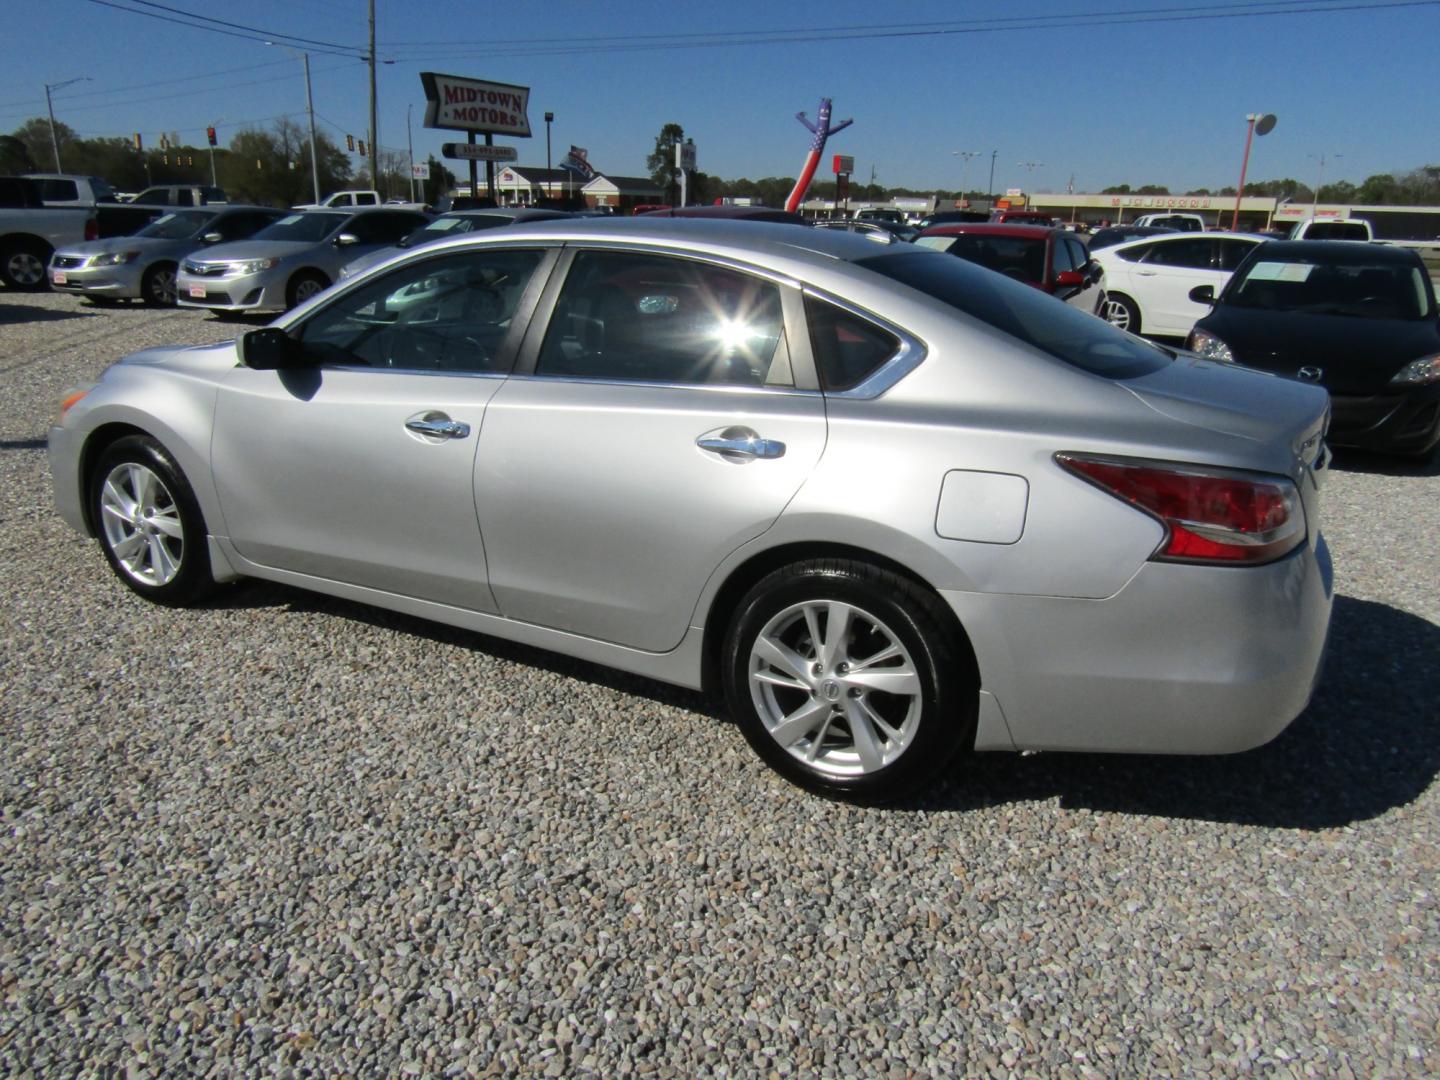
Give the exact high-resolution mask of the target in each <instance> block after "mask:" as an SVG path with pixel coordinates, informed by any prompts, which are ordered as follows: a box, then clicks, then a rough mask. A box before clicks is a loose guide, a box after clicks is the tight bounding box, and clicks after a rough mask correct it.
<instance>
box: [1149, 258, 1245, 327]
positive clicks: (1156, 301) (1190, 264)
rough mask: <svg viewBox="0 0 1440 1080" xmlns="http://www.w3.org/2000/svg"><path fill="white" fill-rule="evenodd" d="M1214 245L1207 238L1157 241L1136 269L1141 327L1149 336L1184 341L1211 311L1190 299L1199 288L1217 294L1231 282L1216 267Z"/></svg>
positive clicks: (1224, 273)
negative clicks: (1201, 286)
mask: <svg viewBox="0 0 1440 1080" xmlns="http://www.w3.org/2000/svg"><path fill="white" fill-rule="evenodd" d="M1215 258H1216V253H1215V241H1214V240H1212V239H1211V238H1210V237H1208V236H1205V235H1204V234H1199V235H1188V234H1187V235H1186V236H1185V237H1184V238H1183V239H1175V240H1167V241H1158V242H1156V243H1155V244H1153V245H1152V246H1151V248H1150V251H1149V252H1148V253H1147V254H1146V256H1145V258H1144V260H1143V261H1142V262H1141V263H1140V264H1139V265H1138V266H1136V267H1135V268H1134V270H1133V277H1134V280H1135V288H1136V293H1137V296H1136V299H1137V300H1138V301H1139V302H1140V310H1141V314H1140V326H1141V328H1142V329H1143V330H1144V332H1145V333H1147V334H1170V335H1173V336H1175V337H1183V336H1184V335H1186V334H1188V333H1189V332H1190V329H1191V327H1193V326H1194V325H1195V323H1196V321H1197V320H1199V319H1203V318H1204V317H1205V316H1206V315H1208V314H1209V313H1210V309H1209V307H1207V306H1206V305H1204V304H1197V303H1196V302H1195V301H1193V300H1191V299H1190V290H1191V289H1193V288H1194V287H1195V286H1196V285H1211V286H1214V287H1215V291H1216V292H1217V293H1218V292H1219V291H1220V288H1221V286H1223V285H1224V284H1225V281H1226V280H1227V279H1228V278H1229V276H1230V272H1229V271H1228V270H1219V269H1217V267H1216V266H1215Z"/></svg>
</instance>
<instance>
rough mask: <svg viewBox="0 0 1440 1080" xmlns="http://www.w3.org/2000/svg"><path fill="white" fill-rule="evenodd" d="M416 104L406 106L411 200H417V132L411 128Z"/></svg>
mask: <svg viewBox="0 0 1440 1080" xmlns="http://www.w3.org/2000/svg"><path fill="white" fill-rule="evenodd" d="M414 109H415V106H414V105H406V106H405V146H406V148H407V149H408V150H409V152H410V201H411V202H414V201H415V133H414V132H413V131H412V130H411V128H410V113H411V112H413V111H414Z"/></svg>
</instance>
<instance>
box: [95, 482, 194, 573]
mask: <svg viewBox="0 0 1440 1080" xmlns="http://www.w3.org/2000/svg"><path fill="white" fill-rule="evenodd" d="M100 518H101V524H102V526H103V529H104V533H105V545H106V546H107V547H108V548H109V549H110V551H111V553H112V554H113V555H114V556H115V560H116V562H118V563H119V565H120V567H121V568H122V569H123V570H124V571H125V573H127V574H129V575H130V577H132V578H134V579H135V580H136V581H138V582H140V584H142V585H168V584H169V583H170V582H172V581H174V580H175V577H176V575H178V574H179V573H180V569H181V562H182V559H183V558H184V554H185V528H184V525H183V524H182V522H181V520H180V507H179V506H178V505H177V504H176V502H175V497H174V496H173V495H172V494H171V492H170V489H169V488H167V487H166V486H165V484H164V482H163V481H162V480H161V479H160V477H159V476H157V475H156V474H155V473H154V472H153V471H152V470H150V469H148V468H146V467H145V466H144V465H142V464H140V463H139V462H134V461H127V462H122V463H120V464H118V465H116V466H115V468H113V469H111V470H110V473H109V474H108V475H107V476H106V477H105V482H104V484H103V485H102V486H101V489H100Z"/></svg>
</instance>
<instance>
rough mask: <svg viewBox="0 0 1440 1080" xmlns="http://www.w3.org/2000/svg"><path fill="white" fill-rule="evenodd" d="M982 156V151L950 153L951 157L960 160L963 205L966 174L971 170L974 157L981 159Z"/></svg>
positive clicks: (954, 151)
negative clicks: (971, 160) (971, 161)
mask: <svg viewBox="0 0 1440 1080" xmlns="http://www.w3.org/2000/svg"><path fill="white" fill-rule="evenodd" d="M980 154H981V151H979V150H951V151H950V156H951V157H958V158H959V159H960V201H961V202H962V203H963V202H965V173H966V171H967V170H968V169H969V168H970V159H971V158H973V157H979V156H980Z"/></svg>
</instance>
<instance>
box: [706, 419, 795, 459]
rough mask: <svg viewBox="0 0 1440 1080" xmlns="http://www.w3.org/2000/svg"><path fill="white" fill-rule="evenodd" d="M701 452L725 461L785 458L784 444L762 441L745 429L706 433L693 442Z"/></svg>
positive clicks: (738, 428)
mask: <svg viewBox="0 0 1440 1080" xmlns="http://www.w3.org/2000/svg"><path fill="white" fill-rule="evenodd" d="M695 445H696V446H698V447H700V449H701V450H707V451H709V452H710V453H712V454H719V455H720V456H721V457H723V458H725V459H726V460H727V461H753V460H754V459H755V458H767V459H772V458H778V457H784V456H785V444H784V443H783V442H778V441H777V440H775V439H762V438H761V437H760V434H759V433H758V432H756V431H752V430H751V429H750V428H747V427H729V428H725V429H724V430H722V431H707V432H706V433H705V434H704V435H701V436H700V437H699V438H698V439H696V440H695Z"/></svg>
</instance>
